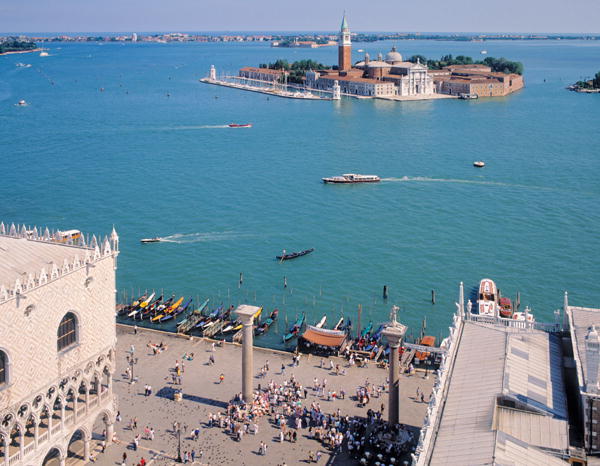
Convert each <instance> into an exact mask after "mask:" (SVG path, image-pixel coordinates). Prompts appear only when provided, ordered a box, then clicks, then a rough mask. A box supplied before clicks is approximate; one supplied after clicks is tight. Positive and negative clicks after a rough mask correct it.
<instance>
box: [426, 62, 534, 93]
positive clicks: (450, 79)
mask: <svg viewBox="0 0 600 466" xmlns="http://www.w3.org/2000/svg"><path fill="white" fill-rule="evenodd" d="M429 73H430V74H431V75H432V76H433V80H434V82H435V89H436V92H438V93H440V94H449V95H461V94H473V95H477V96H479V97H502V96H505V95H508V94H511V93H513V92H516V91H518V90H519V89H522V88H523V86H524V85H525V82H524V81H523V76H521V75H518V74H514V73H510V74H505V73H495V72H492V69H491V68H490V67H489V66H486V65H474V64H473V65H452V66H447V67H445V68H443V69H442V70H433V71H430V72H429Z"/></svg>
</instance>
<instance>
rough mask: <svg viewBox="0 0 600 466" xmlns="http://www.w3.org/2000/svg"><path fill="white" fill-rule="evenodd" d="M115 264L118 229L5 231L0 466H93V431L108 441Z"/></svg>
mask: <svg viewBox="0 0 600 466" xmlns="http://www.w3.org/2000/svg"><path fill="white" fill-rule="evenodd" d="M118 254H119V237H118V236H117V233H116V232H115V230H114V228H113V231H112V234H111V235H110V237H105V238H103V239H98V238H96V237H95V236H92V237H91V238H90V237H87V238H86V237H85V236H84V235H83V234H82V233H80V232H79V231H77V230H70V231H66V232H61V231H59V232H51V231H49V230H48V229H47V228H46V229H44V230H42V229H39V228H35V227H33V228H27V227H25V226H15V225H14V224H13V225H10V226H8V225H4V223H1V224H0V317H1V320H0V466H15V465H27V466H30V465H31V466H38V465H44V464H57V465H64V464H65V460H66V458H67V455H68V454H69V453H68V452H69V451H71V452H72V453H71V455H72V456H76V457H77V456H78V457H79V458H80V459H82V460H84V461H86V462H87V460H88V458H89V454H90V440H91V438H92V433H93V431H94V426H95V425H96V426H98V425H100V428H98V427H96V431H98V430H100V432H101V433H102V434H96V435H104V436H105V437H106V438H108V439H110V438H112V433H113V423H114V421H115V414H116V399H115V396H114V395H113V387H112V375H113V372H114V370H115V344H116V333H115V270H116V267H117V256H118ZM108 443H109V444H110V442H108ZM75 444H77V446H78V450H77V451H76V452H75V453H73V450H74V449H73V445H75Z"/></svg>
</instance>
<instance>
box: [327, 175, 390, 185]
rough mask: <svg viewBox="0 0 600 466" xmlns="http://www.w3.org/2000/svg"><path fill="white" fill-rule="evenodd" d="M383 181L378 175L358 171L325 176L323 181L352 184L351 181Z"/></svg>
mask: <svg viewBox="0 0 600 466" xmlns="http://www.w3.org/2000/svg"><path fill="white" fill-rule="evenodd" d="M379 181H381V178H379V177H378V176H377V175H359V174H357V173H345V174H343V175H342V176H332V177H329V178H323V183H339V184H350V183H377V182H379Z"/></svg>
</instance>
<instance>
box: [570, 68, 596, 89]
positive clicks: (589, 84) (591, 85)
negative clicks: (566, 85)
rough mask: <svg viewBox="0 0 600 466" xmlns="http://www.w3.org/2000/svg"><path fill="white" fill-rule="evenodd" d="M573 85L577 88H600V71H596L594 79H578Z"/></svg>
mask: <svg viewBox="0 0 600 466" xmlns="http://www.w3.org/2000/svg"><path fill="white" fill-rule="evenodd" d="M572 87H573V88H575V89H600V71H598V72H597V73H596V75H595V76H594V78H593V79H590V80H588V81H577V82H576V83H575V84H574V85H573V86H572Z"/></svg>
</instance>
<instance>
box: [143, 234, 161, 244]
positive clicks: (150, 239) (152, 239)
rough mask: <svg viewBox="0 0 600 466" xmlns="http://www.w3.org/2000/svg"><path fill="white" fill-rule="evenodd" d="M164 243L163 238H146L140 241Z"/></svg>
mask: <svg viewBox="0 0 600 466" xmlns="http://www.w3.org/2000/svg"><path fill="white" fill-rule="evenodd" d="M161 241H162V238H160V237H159V236H156V237H154V238H144V239H141V240H140V243H159V242H161Z"/></svg>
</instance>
